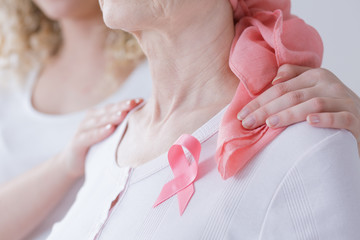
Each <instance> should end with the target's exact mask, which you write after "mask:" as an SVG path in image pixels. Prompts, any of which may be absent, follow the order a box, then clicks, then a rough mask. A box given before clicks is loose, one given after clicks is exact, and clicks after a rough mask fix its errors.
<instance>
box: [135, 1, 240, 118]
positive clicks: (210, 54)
mask: <svg viewBox="0 0 360 240" xmlns="http://www.w3.org/2000/svg"><path fill="white" fill-rule="evenodd" d="M221 3H222V1H219V5H220V9H219V8H214V7H213V9H212V10H213V11H214V13H212V14H209V12H207V11H204V12H203V13H199V15H196V16H194V18H193V19H192V20H191V25H187V26H182V25H181V21H180V22H176V21H175V22H171V23H169V25H168V26H162V27H161V28H158V29H156V30H153V29H152V30H145V31H142V32H137V33H134V34H135V35H136V37H137V38H138V40H139V42H140V44H141V45H142V47H143V49H144V52H145V54H146V55H147V57H148V60H149V64H150V68H151V74H152V79H153V93H152V96H151V98H150V100H149V101H148V104H147V107H148V108H150V109H151V110H150V111H149V112H152V113H153V116H152V118H151V120H150V121H153V122H159V121H166V119H167V118H168V117H169V116H170V115H171V114H173V113H174V112H176V111H178V110H181V112H186V111H187V110H189V109H193V108H194V106H196V107H198V108H202V107H203V108H204V107H208V106H209V104H210V103H212V102H213V101H215V100H219V99H220V98H221V97H219V96H218V97H214V95H218V93H222V92H223V93H224V94H229V95H231V96H232V94H233V93H234V92H235V89H236V86H237V84H238V79H237V78H236V77H235V76H234V75H233V73H232V72H231V70H230V68H229V66H228V60H229V52H230V48H231V43H232V40H233V37H234V25H233V18H232V14H231V13H232V9H231V6H230V5H229V4H221ZM221 7H223V8H226V9H221ZM227 11H228V12H227ZM200 14H202V15H201V16H200ZM214 16H217V17H214ZM175 26H176V27H175ZM225 79H226V81H224V80H225ZM234 88H235V89H234ZM217 98H219V99H217ZM227 103H228V102H227ZM214 104H216V102H215V103H214Z"/></svg>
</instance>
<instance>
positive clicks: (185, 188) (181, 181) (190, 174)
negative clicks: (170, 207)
mask: <svg viewBox="0 0 360 240" xmlns="http://www.w3.org/2000/svg"><path fill="white" fill-rule="evenodd" d="M183 148H186V149H187V150H188V151H189V153H190V154H191V155H192V157H193V161H191V162H190V161H189V159H188V158H187V157H186V155H185V153H184V150H183ZM200 152H201V144H200V142H199V141H198V140H197V139H196V138H195V137H193V136H191V135H188V134H184V135H181V136H180V138H179V139H178V140H177V141H176V142H175V144H174V145H172V146H171V148H170V149H169V152H168V161H169V164H170V167H171V170H172V172H173V174H174V179H172V180H171V181H169V182H168V183H166V184H165V185H164V186H163V188H162V190H161V192H160V195H159V197H158V198H157V200H156V202H155V204H154V206H153V207H156V206H158V205H159V204H161V203H162V202H164V201H166V200H167V199H169V198H171V197H172V196H174V195H175V194H177V196H178V202H179V211H180V216H181V215H182V214H183V213H184V211H185V209H186V207H187V205H188V203H189V201H190V199H191V197H192V196H193V194H194V192H195V189H194V181H195V179H196V177H197V174H198V165H199V157H200Z"/></svg>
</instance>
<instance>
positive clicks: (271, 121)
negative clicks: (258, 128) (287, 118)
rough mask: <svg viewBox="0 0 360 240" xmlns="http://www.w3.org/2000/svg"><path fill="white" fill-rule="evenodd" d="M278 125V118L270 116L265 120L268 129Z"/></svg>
mask: <svg viewBox="0 0 360 240" xmlns="http://www.w3.org/2000/svg"><path fill="white" fill-rule="evenodd" d="M278 124H279V117H278V116H271V117H269V118H268V119H266V125H268V127H276V125H278Z"/></svg>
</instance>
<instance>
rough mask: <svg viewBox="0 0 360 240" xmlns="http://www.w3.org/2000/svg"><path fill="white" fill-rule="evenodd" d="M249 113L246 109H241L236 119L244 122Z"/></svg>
mask: <svg viewBox="0 0 360 240" xmlns="http://www.w3.org/2000/svg"><path fill="white" fill-rule="evenodd" d="M249 113H250V111H249V110H248V109H247V108H243V109H242V110H241V111H240V112H239V113H238V115H237V119H239V120H244V119H245V118H246V116H247V115H249Z"/></svg>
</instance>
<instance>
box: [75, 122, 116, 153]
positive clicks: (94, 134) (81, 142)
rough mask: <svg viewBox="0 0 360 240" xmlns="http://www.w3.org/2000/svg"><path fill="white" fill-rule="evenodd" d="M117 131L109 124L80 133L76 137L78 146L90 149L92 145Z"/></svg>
mask: <svg viewBox="0 0 360 240" xmlns="http://www.w3.org/2000/svg"><path fill="white" fill-rule="evenodd" d="M114 131H115V126H113V125H111V124H108V125H106V126H105V127H101V128H95V129H91V130H89V131H84V132H81V133H79V135H78V136H77V137H76V145H77V146H78V147H79V148H80V147H81V148H85V149H86V148H89V147H91V146H92V145H94V144H96V143H98V142H100V141H102V140H104V139H106V138H107V137H109V136H110V135H111V134H112V133H113V132H114Z"/></svg>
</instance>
